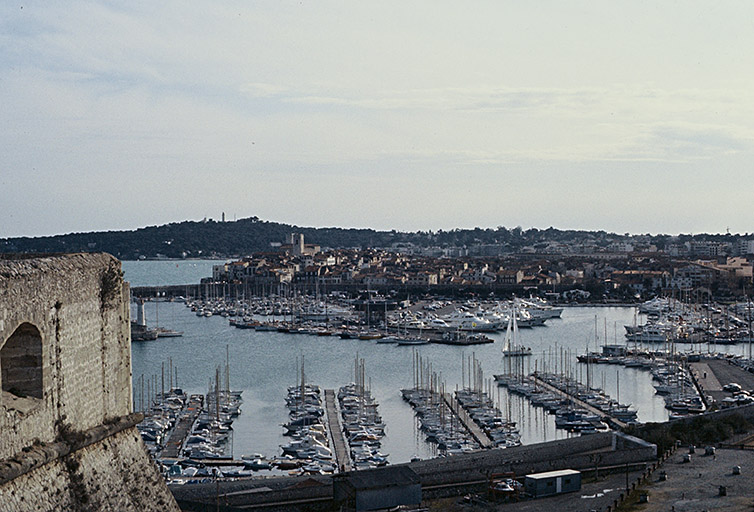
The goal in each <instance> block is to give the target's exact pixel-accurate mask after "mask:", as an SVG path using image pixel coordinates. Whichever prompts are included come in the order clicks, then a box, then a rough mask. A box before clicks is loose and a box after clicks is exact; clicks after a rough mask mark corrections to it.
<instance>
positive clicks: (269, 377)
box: [122, 260, 742, 463]
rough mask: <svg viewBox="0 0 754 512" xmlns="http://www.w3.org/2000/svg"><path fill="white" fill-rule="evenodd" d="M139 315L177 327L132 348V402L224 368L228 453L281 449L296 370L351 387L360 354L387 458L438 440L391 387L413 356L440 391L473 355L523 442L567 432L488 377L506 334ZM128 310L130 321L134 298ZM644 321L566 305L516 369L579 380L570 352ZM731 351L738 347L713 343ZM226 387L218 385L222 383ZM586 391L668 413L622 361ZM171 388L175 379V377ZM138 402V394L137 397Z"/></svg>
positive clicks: (197, 388) (310, 378) (180, 313)
mask: <svg viewBox="0 0 754 512" xmlns="http://www.w3.org/2000/svg"><path fill="white" fill-rule="evenodd" d="M219 263H223V261H217V260H179V261H172V260H168V261H165V260H160V261H123V262H122V264H123V271H124V279H125V280H126V281H128V282H129V283H130V284H131V286H167V285H184V284H196V283H198V282H199V280H200V279H201V278H202V277H209V276H211V275H212V266H213V265H217V264H219ZM145 313H146V317H147V323H148V325H149V326H150V327H155V326H157V325H158V324H159V326H160V327H165V328H170V329H174V330H178V331H183V333H184V334H183V336H182V337H178V338H160V339H158V340H156V341H149V342H137V343H133V344H132V346H131V356H132V357H131V361H132V376H133V383H134V395H133V396H134V408H135V409H136V410H141V409H142V408H143V405H144V403H146V402H148V392H147V391H148V390H150V389H151V390H152V391H154V390H155V389H156V390H157V391H159V390H160V388H161V386H162V378H163V375H165V379H166V381H165V382H169V378H168V376H167V370H166V369H167V368H171V367H172V368H173V372H172V373H173V375H174V378H175V380H176V381H177V385H178V387H181V388H182V389H184V390H185V391H186V392H188V393H207V391H208V389H209V387H210V386H212V385H214V382H215V378H216V370H217V369H218V368H220V369H221V372H222V375H223V377H222V378H223V379H224V378H225V377H224V372H225V367H226V364H227V367H228V369H229V372H228V374H229V382H230V387H231V389H232V390H240V391H242V392H243V395H242V396H243V405H242V414H241V415H240V416H239V417H238V419H237V420H236V421H235V423H234V424H233V430H234V434H233V455H234V456H235V457H240V456H241V455H244V454H251V453H261V454H263V455H265V456H267V457H274V456H277V455H280V453H281V450H280V445H283V444H287V443H288V442H289V438H286V437H284V436H283V428H282V426H281V425H282V424H284V423H285V422H286V421H287V420H288V411H287V409H286V407H285V397H286V392H287V388H288V387H289V386H293V385H295V384H297V382H298V379H299V375H300V371H301V368H302V366H303V368H304V374H305V378H306V381H307V382H308V383H311V384H317V385H319V386H320V387H322V388H324V389H335V390H336V391H337V389H338V388H339V387H341V386H344V385H346V384H348V383H349V382H353V381H354V380H355V377H354V366H355V361H356V360H357V359H363V360H364V362H365V367H366V382H367V385H368V387H369V388H370V389H371V392H372V395H373V396H374V397H375V399H376V400H377V401H378V402H379V404H380V405H379V410H380V413H381V415H382V417H383V420H384V422H385V424H386V435H385V437H384V439H383V443H382V450H381V451H382V452H383V453H387V454H389V460H390V461H391V462H393V463H399V462H407V461H409V460H411V459H412V458H414V457H419V458H431V457H434V456H436V455H437V452H436V447H435V445H433V444H431V443H428V442H426V441H425V439H424V436H423V434H422V432H421V431H420V430H419V428H418V422H417V419H416V417H415V415H414V412H413V410H412V409H411V406H410V405H409V404H408V403H407V402H405V401H403V399H402V397H401V392H400V390H401V389H402V388H407V387H411V386H412V384H413V373H414V372H413V364H414V359H415V356H414V353H415V352H417V353H418V356H419V357H421V358H422V360H423V361H425V362H426V363H427V364H431V368H432V371H433V372H435V373H437V375H438V376H439V381H440V382H442V383H444V384H445V389H446V390H454V389H457V388H462V387H463V386H464V383H465V382H466V385H468V376H467V374H466V373H467V372H466V370H465V368H468V366H469V361H477V365H478V366H479V367H480V368H481V369H482V372H483V382H484V383H485V389H489V390H491V394H492V398H493V400H495V401H496V402H497V403H498V404H499V407H500V410H501V411H503V413H504V414H505V415H506V416H507V417H508V418H509V419H510V420H512V421H515V422H517V425H518V427H519V429H520V431H521V439H522V442H523V444H532V443H538V442H543V441H551V440H555V439H562V438H565V437H569V436H571V435H574V434H569V433H568V432H566V431H564V430H561V429H556V428H555V422H554V416H552V415H549V414H547V413H546V412H545V411H544V409H542V408H539V407H535V406H532V405H531V404H530V403H529V402H528V400H527V399H526V398H523V397H520V396H518V395H509V394H508V392H507V390H506V389H505V388H503V387H498V386H496V385H495V383H494V381H493V380H492V379H493V375H494V374H497V373H505V372H506V363H505V362H504V359H503V357H502V352H501V349H502V346H503V343H504V337H505V333H503V332H501V333H494V334H491V335H490V337H491V338H493V339H494V343H489V344H484V345H475V346H471V347H461V346H451V345H438V344H429V345H422V346H417V347H409V346H398V345H395V344H379V343H377V342H376V341H374V340H352V339H349V340H344V339H341V338H340V337H336V336H326V337H323V336H311V335H305V334H296V335H291V334H286V333H279V332H257V331H255V330H253V329H237V328H234V327H232V326H231V325H230V324H229V323H228V319H226V318H223V317H220V316H212V317H208V318H207V317H198V316H196V314H195V313H193V312H191V311H190V310H189V309H188V308H187V307H186V305H185V304H183V303H181V302H167V301H152V302H149V303H147V304H146V306H145ZM131 314H132V316H133V317H135V305H132V309H131ZM637 321H638V322H643V319H642V317H641V316H639V315H637V312H636V308H635V307H566V308H565V309H564V311H563V314H562V315H561V318H559V319H550V320H548V321H547V323H546V325H545V326H543V327H536V328H533V329H521V330H520V331H519V341H520V342H521V343H522V344H523V345H525V346H529V347H531V348H532V351H533V355H532V356H531V357H527V358H524V359H525V362H524V363H523V366H524V370H525V371H526V372H527V373H528V372H532V371H534V370H535V369H537V370H540V371H541V370H542V369H547V370H557V371H559V372H560V371H562V372H566V373H568V374H570V375H571V376H574V377H576V378H579V380H581V381H582V382H586V365H584V364H581V363H579V362H578V361H577V360H576V356H577V355H579V354H583V353H585V352H586V351H588V350H596V347H597V346H598V345H602V344H605V343H610V344H612V343H617V344H624V343H625V341H624V340H625V338H624V332H625V329H624V325H632V324H633V323H634V322H637ZM720 348H722V350H725V351H729V352H731V353H738V352H737V351H738V350H742V349H741V348H738V347H735V346H724V347H720ZM223 382H224V380H223ZM591 382H592V385H593V387H601V388H603V389H604V390H605V391H606V392H607V393H608V394H610V396H612V397H613V398H616V399H618V400H619V401H620V402H622V403H628V404H631V405H632V406H633V407H634V408H636V409H637V410H638V419H639V421H642V422H661V421H665V420H667V419H668V411H667V410H666V409H665V407H664V405H665V404H664V401H663V399H662V398H661V397H660V396H659V395H657V394H655V390H654V388H653V387H652V379H651V375H650V373H649V372H648V371H645V370H641V369H636V368H625V367H622V366H620V365H592V371H591ZM174 385H175V382H174ZM142 397H145V398H142Z"/></svg>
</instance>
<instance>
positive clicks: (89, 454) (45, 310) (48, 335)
mask: <svg viewBox="0 0 754 512" xmlns="http://www.w3.org/2000/svg"><path fill="white" fill-rule="evenodd" d="M128 302H129V290H128V285H127V284H126V283H124V282H123V279H122V273H121V266H120V262H119V261H118V260H116V259H115V258H113V257H112V256H110V255H107V254H67V255H54V256H38V257H28V258H24V257H21V258H13V259H0V362H2V364H1V365H0V368H1V370H0V381H2V384H3V385H2V389H3V391H2V393H0V473H2V469H3V467H4V466H8V464H6V462H8V461H11V460H13V459H15V460H16V461H18V460H22V459H24V458H25V457H27V455H26V454H29V453H30V452H31V451H33V448H34V447H38V446H46V445H54V444H55V443H58V444H60V443H61V442H65V443H67V445H68V446H74V445H76V444H77V443H76V442H73V441H75V440H76V439H77V436H81V435H83V434H82V433H85V432H88V431H92V430H96V429H97V427H99V426H102V425H111V424H113V422H117V421H119V419H122V418H123V417H126V416H127V415H129V413H130V412H131V403H132V399H131V345H130V343H131V336H130V322H129V320H130V319H129V308H128ZM35 344H36V345H35ZM35 346H38V347H39V348H40V349H41V350H37V349H36V348H34V347H35ZM3 361H4V362H3ZM19 366H20V368H19ZM40 377H41V379H40ZM37 384H39V389H37V388H36V385H37ZM131 431H132V432H131V434H130V436H131V437H124V436H123V435H122V434H115V435H114V437H113V438H112V439H107V440H103V441H100V442H98V443H96V444H94V445H89V446H87V447H86V448H83V449H81V450H80V451H77V452H72V453H71V454H69V455H66V456H64V457H63V458H59V459H55V460H54V461H51V462H47V463H45V464H44V465H43V466H42V467H41V468H39V467H35V468H34V469H32V470H31V471H28V472H26V473H24V474H23V475H22V476H18V477H14V478H13V479H12V480H10V481H4V482H2V481H0V503H3V504H4V503H5V500H6V499H8V494H9V493H10V495H11V496H13V499H14V500H15V501H14V503H16V505H17V507H16V509H18V510H27V508H25V507H23V506H22V504H23V503H26V504H28V503H29V501H27V500H36V501H39V502H40V503H47V505H49V506H46V505H45V506H40V508H31V509H30V510H89V509H90V508H86V506H87V505H86V503H87V502H88V503H95V502H97V500H98V499H100V497H101V498H102V499H103V500H104V501H103V504H106V506H105V507H104V508H103V509H111V510H157V509H159V510H163V509H165V508H166V507H165V506H160V507H156V506H150V507H147V506H144V507H142V506H139V507H136V508H134V507H129V506H124V507H120V506H119V505H118V506H116V502H112V501H111V498H109V497H106V496H109V493H110V492H113V493H116V494H128V493H129V492H131V491H132V488H131V486H130V484H132V483H133V482H135V481H137V480H138V479H141V480H142V482H141V483H143V484H144V485H146V484H147V482H152V480H155V481H159V484H160V486H159V487H160V492H163V493H167V496H168V497H169V496H170V495H169V492H168V491H167V488H166V487H165V485H164V482H162V481H161V480H160V479H159V475H158V474H157V473H156V472H155V470H154V468H152V467H151V465H149V466H148V467H144V463H147V462H148V461H149V459H148V456H147V455H146V451H145V448H144V446H143V443H142V442H141V439H140V438H139V436H138V435H136V434H135V432H136V430H135V429H133V428H131ZM118 439H120V440H121V441H123V442H122V443H119V442H118V441H117V440H118ZM137 452H138V453H137ZM105 455H107V457H105ZM72 461H73V462H72ZM131 463H134V464H136V465H135V466H133V467H131V468H129V464H131ZM9 464H10V463H9ZM121 473H124V474H121ZM134 473H141V475H139V477H138V478H137V477H135V476H125V475H129V474H130V475H133V474H134ZM144 479H146V480H144ZM24 482H26V483H27V484H28V485H24ZM106 487H107V488H108V493H105V494H103V492H104V490H105V488H106ZM110 487H112V488H110ZM133 490H134V491H135V489H133ZM82 492H83V494H82ZM138 492H143V493H144V494H145V495H146V496H148V495H150V492H151V491H150V490H149V489H139V490H138ZM43 495H44V500H43V499H42V496H43ZM65 496H69V497H70V499H71V500H73V501H71V502H70V503H74V504H76V503H78V504H79V505H81V506H82V507H84V508H77V507H74V506H68V505H66V504H65V503H68V502H66V501H65V499H68V498H65ZM58 499H62V500H63V501H62V502H60V503H59V502H58ZM165 499H167V498H165V497H163V498H162V500H163V501H164V500H165ZM45 500H47V501H45ZM76 500H79V501H78V502H77V501H76ZM81 500H86V501H81ZM171 500H172V498H171ZM125 503H127V502H123V504H125ZM171 503H172V507H173V509H175V503H174V501H171ZM167 508H168V509H170V507H167ZM94 509H95V508H91V510H94ZM3 510H5V509H3ZM10 510H13V508H10Z"/></svg>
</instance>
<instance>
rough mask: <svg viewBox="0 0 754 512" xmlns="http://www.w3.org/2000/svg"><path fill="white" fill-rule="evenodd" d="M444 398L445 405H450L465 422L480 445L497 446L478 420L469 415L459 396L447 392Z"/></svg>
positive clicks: (460, 419) (467, 428)
mask: <svg viewBox="0 0 754 512" xmlns="http://www.w3.org/2000/svg"><path fill="white" fill-rule="evenodd" d="M442 398H443V400H444V401H445V405H447V406H448V409H450V410H451V412H452V413H453V414H454V415H455V416H456V417H457V418H458V420H459V421H460V422H461V424H463V426H464V427H465V428H466V430H468V431H469V434H471V436H472V437H473V438H474V440H475V441H476V442H477V443H479V446H481V447H482V448H484V449H487V448H494V447H495V443H494V442H493V441H492V439H490V438H489V437H488V436H487V434H485V433H484V431H483V430H482V429H481V428H480V427H479V425H477V424H476V422H475V421H474V420H473V419H472V418H471V416H469V413H468V412H466V409H464V408H463V407H462V406H461V403H460V402H459V401H458V398H456V397H455V396H453V395H452V394H450V393H447V392H446V393H443V394H442Z"/></svg>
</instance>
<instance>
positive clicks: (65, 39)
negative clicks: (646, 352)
mask: <svg viewBox="0 0 754 512" xmlns="http://www.w3.org/2000/svg"><path fill="white" fill-rule="evenodd" d="M0 121H1V122H0V219H1V220H0V238H2V237H14V236H39V235H52V234H58V233H69V232H80V231H103V230H111V229H115V230H120V229H136V228H139V227H143V226H148V225H158V224H164V223H168V222H177V221H182V220H200V219H202V218H204V217H211V218H214V219H219V218H220V216H221V214H222V212H225V214H226V218H228V219H231V220H232V219H233V218H243V217H250V216H254V215H256V216H258V217H260V218H262V219H265V220H273V221H280V222H289V223H294V224H298V225H303V226H342V227H372V228H376V229H397V230H412V231H413V230H418V229H422V230H427V229H440V228H441V229H452V228H456V227H458V228H464V227H475V226H479V227H496V226H501V225H502V226H507V227H514V226H517V225H520V226H522V227H524V228H528V227H538V228H547V227H549V226H554V227H557V228H562V229H570V228H574V229H604V230H607V231H615V232H619V233H624V232H631V233H671V234H675V233H699V232H715V233H718V232H724V231H725V230H726V229H727V228H729V229H730V230H731V232H740V233H743V232H754V165H753V164H754V158H753V157H754V3H752V2H750V1H748V0H747V1H741V2H725V1H722V2H709V1H703V2H693V1H689V0H683V1H678V2H669V1H667V2H661V1H651V2H640V1H633V0H632V1H625V2H612V1H611V2H605V1H593V2H579V1H560V0H558V1H552V2H548V1H532V2H527V1H519V0H516V1H510V2H507V1H501V0H494V1H489V2H483V1H475V2H458V1H452V2H451V1H447V2H445V1H438V0H431V1H410V2H406V1H395V2H394V1H380V2H359V1H357V2H354V1H341V2H331V1H325V0H320V1H303V2H284V1H281V0H274V1H269V2H265V1H249V0H243V1H239V2H232V1H226V0H224V1H222V2H192V1H187V0H181V1H170V0H163V1H159V2H153V1H148V2H106V1H100V2H84V1H76V0H66V1H63V2H57V1H50V0H46V1H31V2H27V1H23V0H4V1H3V2H1V3H0Z"/></svg>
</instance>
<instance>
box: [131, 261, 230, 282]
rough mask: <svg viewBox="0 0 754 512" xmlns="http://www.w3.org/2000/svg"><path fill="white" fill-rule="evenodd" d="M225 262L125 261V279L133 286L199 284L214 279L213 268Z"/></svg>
mask: <svg viewBox="0 0 754 512" xmlns="http://www.w3.org/2000/svg"><path fill="white" fill-rule="evenodd" d="M222 263H225V260H159V261H123V262H122V264H123V274H124V279H125V280H126V281H128V282H129V283H131V286H168V285H180V284H197V283H199V281H200V280H201V279H202V278H203V277H212V266H213V265H220V264H222Z"/></svg>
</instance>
